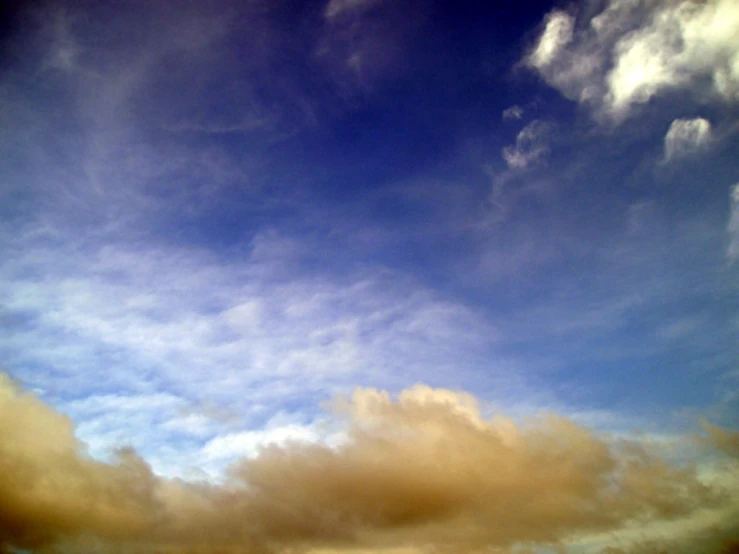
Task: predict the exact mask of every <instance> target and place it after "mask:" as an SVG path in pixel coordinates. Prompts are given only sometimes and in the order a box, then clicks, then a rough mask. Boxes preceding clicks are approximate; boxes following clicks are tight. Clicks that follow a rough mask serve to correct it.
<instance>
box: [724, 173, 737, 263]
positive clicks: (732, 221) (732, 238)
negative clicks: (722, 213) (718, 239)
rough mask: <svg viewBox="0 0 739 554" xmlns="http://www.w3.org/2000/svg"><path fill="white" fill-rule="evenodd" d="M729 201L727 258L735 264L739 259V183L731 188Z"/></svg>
mask: <svg viewBox="0 0 739 554" xmlns="http://www.w3.org/2000/svg"><path fill="white" fill-rule="evenodd" d="M729 201H730V204H729V206H730V207H729V225H728V227H727V231H728V233H729V246H728V249H727V250H726V257H727V258H729V261H730V262H732V263H733V262H735V261H736V260H737V259H739V183H737V184H736V185H734V186H733V187H732V188H731V193H730V196H729Z"/></svg>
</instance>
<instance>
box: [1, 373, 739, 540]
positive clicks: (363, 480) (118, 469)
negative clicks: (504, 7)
mask: <svg viewBox="0 0 739 554" xmlns="http://www.w3.org/2000/svg"><path fill="white" fill-rule="evenodd" d="M332 411H333V412H334V414H335V417H337V418H339V420H340V421H343V422H344V424H345V426H346V438H345V440H343V441H342V442H341V443H340V444H339V445H338V446H335V447H333V448H330V447H327V446H322V445H318V444H310V443H294V444H288V445H285V446H281V447H278V446H272V447H267V448H265V449H263V450H261V452H260V453H259V454H258V455H257V456H256V457H254V458H250V459H244V460H242V461H240V462H238V463H237V464H235V465H234V466H232V468H231V471H230V478H229V480H228V481H227V482H226V483H225V484H223V485H219V486H216V485H205V484H190V483H186V482H183V481H178V480H167V479H163V478H160V477H157V476H155V475H154V474H153V473H152V471H151V470H150V468H149V466H148V465H147V463H146V462H145V461H144V460H143V459H141V458H140V457H139V456H138V455H137V454H136V453H135V452H133V451H131V450H125V449H124V450H121V451H120V452H119V454H118V457H117V459H116V460H114V461H113V462H111V463H102V462H99V461H95V460H93V459H91V458H89V457H87V455H86V454H85V449H84V445H82V444H81V443H79V442H78V441H77V440H76V438H75V435H74V428H73V425H72V422H71V420H69V419H68V418H67V417H65V416H63V415H61V414H60V413H58V412H55V411H54V410H52V409H51V408H49V407H48V406H46V405H44V404H43V403H42V402H40V401H39V400H38V399H36V398H35V397H34V396H33V395H31V394H29V393H26V392H23V391H20V390H18V388H17V387H16V386H15V385H14V384H13V383H12V382H11V381H10V380H9V379H8V378H7V377H6V376H4V375H3V376H2V378H1V379H0V460H2V461H1V462H0V464H1V466H2V474H1V477H0V547H2V548H4V549H9V548H25V549H33V550H34V551H36V552H45V551H49V552H61V551H65V550H66V549H67V548H72V549H78V550H79V549H90V548H95V549H102V550H104V551H106V552H111V551H113V552H115V551H127V552H309V551H312V550H314V549H316V548H319V547H321V548H338V549H340V550H347V549H351V548H365V549H376V548H400V547H403V548H409V549H415V548H422V547H424V546H427V545H430V546H434V547H438V548H439V549H440V550H441V551H450V552H452V551H454V552H474V551H476V550H477V549H480V548H483V547H497V548H503V549H507V548H513V547H515V546H517V545H530V546H534V545H557V544H561V545H563V546H564V545H566V544H567V543H568V542H571V541H574V540H582V539H583V538H584V537H586V536H588V535H589V534H591V535H592V534H593V533H599V532H600V533H603V532H616V531H619V530H620V529H622V528H624V527H625V526H632V527H633V526H634V525H641V526H648V525H654V524H655V523H657V522H660V521H669V520H679V519H680V518H691V517H693V516H694V515H695V514H700V513H702V512H703V511H705V510H707V509H710V510H714V511H715V510H717V509H720V511H719V512H716V513H719V514H721V513H724V511H725V510H731V509H732V504H731V502H730V499H729V497H728V496H727V494H728V492H729V491H728V490H727V489H726V487H727V486H728V485H727V481H726V479H724V478H716V477H715V476H714V478H713V480H707V479H701V478H699V476H698V474H697V473H696V472H695V470H694V469H691V467H689V466H685V467H682V466H677V465H674V464H672V463H670V462H668V461H666V459H664V458H661V457H660V456H659V455H657V454H656V453H655V452H656V451H654V449H653V447H650V446H649V445H644V444H642V445H639V444H636V443H630V442H626V441H620V442H618V441H616V442H614V441H609V440H607V439H605V438H603V437H599V436H597V435H595V434H593V433H592V432H590V431H588V430H587V429H585V428H583V427H580V426H578V425H576V424H574V423H572V422H571V421H569V420H567V419H564V418H560V417H558V416H555V415H544V416H541V417H540V418H537V419H535V420H532V421H530V422H529V423H527V424H525V425H517V424H516V423H514V422H513V421H512V420H510V419H508V418H505V417H502V416H495V417H493V418H492V419H489V418H485V417H483V416H481V413H480V409H479V407H478V404H477V402H476V400H475V399H474V398H473V397H472V396H470V395H468V394H465V393H458V392H452V391H446V390H439V389H430V388H428V387H425V386H420V385H418V386H415V387H413V388H411V389H407V390H405V391H403V392H402V393H401V394H400V395H399V396H398V397H397V398H392V397H391V396H390V395H389V394H387V393H385V392H381V391H377V390H372V389H358V390H357V391H356V392H355V393H354V395H353V396H352V397H351V398H350V399H338V400H336V401H335V402H334V403H333V404H332ZM708 431H709V437H708V440H714V441H715V442H716V444H717V445H718V446H719V448H720V449H721V450H724V451H727V452H728V453H729V454H735V452H734V450H735V449H734V448H733V446H732V447H727V444H729V445H731V444H733V442H735V438H731V437H733V434H732V433H731V432H729V431H725V430H722V429H719V428H715V427H709V428H708ZM727 437H729V438H727ZM732 441H733V442H732ZM727 471H729V475H731V473H730V472H731V471H735V469H734V470H732V469H728V470H727ZM719 477H720V475H719ZM718 531H720V529H718V530H714V532H718ZM410 551H412V550H410ZM698 551H701V550H700V549H698V550H696V552H698Z"/></svg>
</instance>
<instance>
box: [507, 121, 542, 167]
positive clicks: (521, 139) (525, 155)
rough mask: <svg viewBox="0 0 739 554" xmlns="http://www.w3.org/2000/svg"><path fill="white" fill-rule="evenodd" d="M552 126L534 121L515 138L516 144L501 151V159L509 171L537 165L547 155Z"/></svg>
mask: <svg viewBox="0 0 739 554" xmlns="http://www.w3.org/2000/svg"><path fill="white" fill-rule="evenodd" d="M551 131H552V125H551V123H547V122H544V121H541V120H538V119H535V120H534V121H532V122H531V123H529V124H528V125H526V127H524V128H523V129H522V130H521V131H520V132H519V133H518V135H517V136H516V144H514V145H511V146H506V147H505V148H504V149H503V159H504V160H505V162H506V163H507V164H508V167H510V168H511V169H525V168H527V167H530V166H533V165H536V164H539V163H541V162H543V161H544V159H545V158H546V157H547V155H549V137H550V135H551Z"/></svg>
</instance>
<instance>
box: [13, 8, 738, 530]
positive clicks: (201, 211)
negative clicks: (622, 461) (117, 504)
mask: <svg viewBox="0 0 739 554" xmlns="http://www.w3.org/2000/svg"><path fill="white" fill-rule="evenodd" d="M6 20H7V23H6V24H5V27H4V28H3V39H2V40H3V46H2V58H1V60H2V61H1V68H2V69H1V71H2V72H1V73H0V159H1V160H2V163H1V164H0V192H1V193H2V198H3V199H2V202H1V203H0V213H1V214H2V217H0V237H1V244H2V255H0V287H1V288H0V290H1V293H0V296H1V297H2V299H3V300H2V304H1V305H0V321H2V328H3V329H4V331H3V333H2V336H0V358H1V359H2V369H3V371H5V372H6V373H7V374H8V375H9V376H11V377H12V378H13V379H14V380H15V381H16V382H18V383H20V385H21V386H22V387H23V388H24V389H26V390H29V391H32V392H33V393H34V394H35V395H36V397H37V398H38V399H39V400H40V401H42V402H43V403H44V404H45V405H46V406H48V407H49V409H53V410H55V411H56V412H58V413H63V414H66V416H68V417H69V418H70V420H71V421H73V422H74V426H75V433H76V437H77V438H78V439H79V440H81V441H83V442H84V443H85V444H86V448H87V449H88V451H89V453H90V454H91V455H92V456H93V458H95V459H97V460H103V461H105V460H109V459H110V456H112V453H113V452H114V450H115V449H116V448H118V447H120V446H121V445H130V446H132V447H133V448H135V450H136V451H137V452H138V453H139V455H140V456H141V457H142V458H143V459H145V460H146V462H147V463H148V464H149V465H150V466H151V468H152V471H153V472H154V473H155V474H157V475H160V476H162V477H163V478H173V477H182V478H184V479H186V480H198V479H206V480H213V481H216V482H217V481H219V480H221V479H223V475H224V473H223V472H224V469H225V468H226V467H227V466H228V465H229V464H231V463H233V462H234V461H235V460H238V459H242V458H244V457H247V458H249V457H253V456H255V455H257V454H258V452H259V451H260V450H259V449H260V447H261V446H264V445H267V444H270V443H278V444H283V443H285V441H288V442H289V441H309V442H310V441H312V442H317V443H320V444H327V445H333V444H339V443H341V441H342V440H345V439H344V438H342V437H343V436H344V435H342V430H341V426H340V425H339V424H338V423H337V422H336V421H335V420H334V419H332V418H331V417H330V416H328V415H327V412H326V410H325V403H326V402H329V401H330V400H331V399H332V398H334V397H336V396H337V395H348V394H351V393H352V391H353V390H354V389H355V388H357V387H369V388H376V389H379V390H384V391H389V393H390V394H391V395H393V394H398V393H400V391H402V390H405V389H409V388H410V387H413V386H414V385H416V384H424V385H427V386H429V387H433V388H435V389H444V390H451V391H466V392H467V393H469V394H471V395H473V396H474V397H475V398H476V399H477V401H478V402H480V405H481V406H482V407H483V408H482V413H483V414H487V415H491V414H493V413H503V414H506V415H507V416H508V417H510V418H512V421H516V422H519V421H523V420H525V419H526V418H527V417H530V416H533V415H535V414H539V413H541V412H542V411H546V412H554V413H557V414H560V415H562V416H564V417H567V418H571V419H572V421H574V422H575V423H576V424H578V425H584V426H586V427H588V428H590V429H593V430H595V432H597V433H604V434H606V433H610V434H614V435H615V436H642V437H643V436H649V437H653V438H654V440H665V441H667V440H670V439H669V437H674V436H677V435H680V434H684V433H692V432H697V430H698V429H699V421H701V419H705V420H708V421H711V422H712V423H713V424H716V425H719V426H721V427H723V428H732V427H734V428H735V427H737V425H739V419H737V414H739V409H737V402H738V401H739V394H738V391H739V389H738V388H737V379H739V372H738V371H739V366H738V364H737V362H738V361H739V346H738V345H739V340H738V339H739V309H738V308H739V171H738V170H737V168H738V166H737V163H736V160H737V159H739V140H738V137H739V48H737V41H736V38H735V37H736V36H737V35H738V34H739V9H737V7H736V4H735V3H734V2H733V1H730V0H708V1H706V2H702V3H692V2H689V1H687V0H686V1H682V2H678V1H657V2H630V1H626V0H604V1H598V2H596V1H588V2H582V3H578V2H575V3H568V4H564V3H556V4H553V3H549V2H525V3H521V4H512V3H489V4H488V5H486V6H481V5H478V3H476V2H441V1H438V2H434V1H429V2H421V1H407V2H406V1H398V2H393V1H390V0H329V1H328V2H297V1H285V2H281V1H279V2H261V1H256V2H250V3H238V2H227V1H223V2H211V3H197V2H194V3H184V4H182V3H175V2H156V3H145V2H136V1H131V2H124V3H121V4H117V5H115V6H113V5H112V4H109V3H108V4H105V3H102V4H101V3H79V2H69V3H64V2H50V3H39V4H32V5H29V6H27V7H25V8H23V9H20V8H19V9H17V10H15V11H12V10H11V11H9V13H8V17H6ZM666 437H667V438H666ZM101 463H102V462H101ZM532 540H533V542H534V543H537V541H536V540H534V539H532ZM537 540H538V539H537ZM544 542H546V541H544ZM403 544H405V543H403ZM537 544H538V543H537Z"/></svg>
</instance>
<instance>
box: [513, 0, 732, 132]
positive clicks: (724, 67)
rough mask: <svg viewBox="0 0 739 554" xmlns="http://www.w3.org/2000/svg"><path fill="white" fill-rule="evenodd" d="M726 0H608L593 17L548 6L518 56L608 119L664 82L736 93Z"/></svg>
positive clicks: (704, 94) (702, 92)
mask: <svg viewBox="0 0 739 554" xmlns="http://www.w3.org/2000/svg"><path fill="white" fill-rule="evenodd" d="M738 34H739V7H738V6H737V4H736V2H734V1H733V0H708V1H706V2H693V1H690V0H682V1H678V2H675V1H671V0H658V1H655V2H634V1H630V0H610V1H609V2H607V4H606V6H605V8H604V9H603V10H602V11H601V12H599V13H598V14H597V15H595V16H594V17H588V16H585V15H583V16H580V17H578V16H576V15H574V14H571V13H568V12H565V11H562V10H554V11H552V12H551V13H550V14H549V15H548V16H547V17H546V19H545V20H544V29H543V31H542V33H541V35H540V36H539V38H538V40H537V41H536V43H535V45H534V46H533V48H532V49H531V51H530V52H529V53H528V54H527V55H526V57H525V59H524V63H525V64H526V65H528V66H529V67H531V68H532V69H534V70H535V71H537V72H538V73H539V75H541V77H542V78H543V79H544V80H545V81H546V82H547V83H548V84H549V85H550V86H552V87H554V88H556V89H557V90H559V91H560V92H561V93H562V94H563V95H565V96H566V97H568V98H570V99H572V100H575V101H578V102H584V103H588V104H591V105H593V106H594V107H595V109H596V111H597V112H598V115H599V116H605V117H607V118H609V119H611V120H613V121H617V122H618V121H621V120H623V119H625V118H626V117H628V116H629V115H630V113H631V111H632V109H633V108H634V106H635V105H637V104H644V103H646V102H648V101H649V100H651V99H652V98H654V97H657V96H659V95H662V94H664V93H666V92H668V91H670V90H683V89H685V90H689V91H691V92H693V93H694V94H695V95H696V97H697V98H699V99H701V100H704V101H705V100H708V99H709V98H718V99H720V100H722V101H724V102H730V103H731V102H735V101H737V100H739V45H738V43H737V41H736V36H737V35H738Z"/></svg>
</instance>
